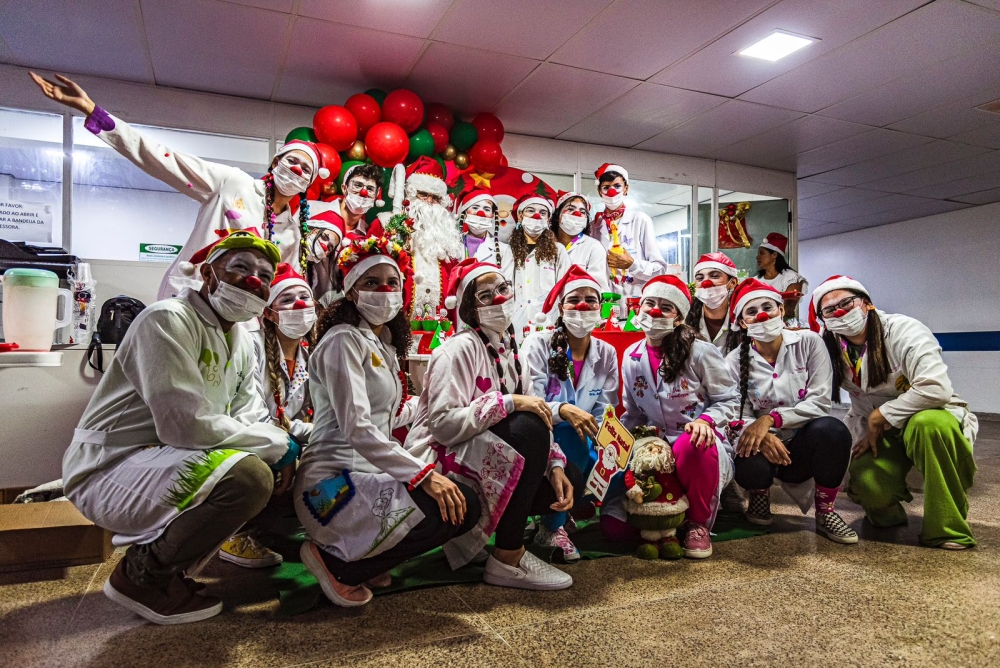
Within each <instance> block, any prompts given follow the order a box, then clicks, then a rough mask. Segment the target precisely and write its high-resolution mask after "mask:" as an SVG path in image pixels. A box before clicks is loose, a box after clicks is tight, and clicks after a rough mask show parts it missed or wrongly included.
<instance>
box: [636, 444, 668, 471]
mask: <svg viewBox="0 0 1000 668" xmlns="http://www.w3.org/2000/svg"><path fill="white" fill-rule="evenodd" d="M631 466H632V470H633V471H635V472H636V473H637V474H640V475H641V474H644V473H653V472H654V471H662V472H664V473H671V472H672V471H673V470H674V454H673V453H672V452H671V451H670V448H669V447H664V448H663V450H661V451H660V452H659V453H658V454H653V452H652V450H651V449H649V448H640V449H638V450H636V451H635V452H634V453H633V454H632V465H631Z"/></svg>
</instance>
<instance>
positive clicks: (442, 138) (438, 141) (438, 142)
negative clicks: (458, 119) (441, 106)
mask: <svg viewBox="0 0 1000 668" xmlns="http://www.w3.org/2000/svg"><path fill="white" fill-rule="evenodd" d="M425 127H426V128H427V131H428V132H430V133H431V137H433V138H434V152H435V153H440V152H441V151H443V150H444V147H445V146H447V145H448V128H446V127H445V126H443V125H441V124H440V123H434V122H430V123H428V124H427V125H426V126H425Z"/></svg>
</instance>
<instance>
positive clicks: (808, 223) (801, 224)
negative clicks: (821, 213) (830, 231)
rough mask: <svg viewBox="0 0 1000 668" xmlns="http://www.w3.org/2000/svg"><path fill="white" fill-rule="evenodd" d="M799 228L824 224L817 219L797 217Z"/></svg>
mask: <svg viewBox="0 0 1000 668" xmlns="http://www.w3.org/2000/svg"><path fill="white" fill-rule="evenodd" d="M798 222H799V229H800V230H804V229H806V228H807V227H818V226H819V225H826V223H824V222H823V221H819V220H808V219H806V218H799V219H798Z"/></svg>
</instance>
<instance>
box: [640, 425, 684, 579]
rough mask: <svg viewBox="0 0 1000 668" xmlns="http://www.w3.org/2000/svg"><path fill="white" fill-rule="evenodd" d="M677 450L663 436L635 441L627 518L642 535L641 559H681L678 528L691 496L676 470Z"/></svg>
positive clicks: (681, 552) (647, 437)
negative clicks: (683, 486)
mask: <svg viewBox="0 0 1000 668" xmlns="http://www.w3.org/2000/svg"><path fill="white" fill-rule="evenodd" d="M674 462H675V460H674V453H673V451H672V450H671V449H670V445H668V444H667V442H666V441H664V440H663V439H662V438H660V437H658V436H646V437H644V438H640V439H638V440H636V442H635V445H634V446H633V449H632V460H631V462H630V463H629V467H628V471H626V472H625V494H626V496H627V500H626V502H625V508H626V510H627V511H628V521H629V524H632V525H633V526H635V527H636V528H637V529H639V534H640V536H642V544H641V545H639V547H638V549H637V550H636V554H637V555H638V556H639V558H640V559H656V558H657V557H658V558H660V559H680V558H681V557H682V556H684V550H683V548H681V545H680V542H679V541H678V540H677V527H679V526H680V525H681V524H683V523H684V514H685V513H684V511H686V510H687V508H688V499H687V496H686V495H685V494H684V489H683V488H682V487H681V484H680V481H678V480H677V475H676V474H675V473H674Z"/></svg>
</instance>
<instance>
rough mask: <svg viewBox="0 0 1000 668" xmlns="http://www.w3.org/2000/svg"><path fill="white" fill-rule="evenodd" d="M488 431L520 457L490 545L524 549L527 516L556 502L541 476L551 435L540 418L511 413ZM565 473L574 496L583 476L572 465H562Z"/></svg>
mask: <svg viewBox="0 0 1000 668" xmlns="http://www.w3.org/2000/svg"><path fill="white" fill-rule="evenodd" d="M490 431H491V432H493V433H494V434H496V435H497V436H498V437H500V438H502V439H503V440H504V441H506V442H507V443H508V444H509V445H510V447H512V448H514V449H515V450H516V451H517V452H518V453H519V454H520V455H521V456H522V457H524V469H523V470H522V471H521V478H520V479H519V480H518V481H517V487H515V488H514V493H513V494H511V497H510V501H508V502H507V508H506V509H505V510H504V513H503V516H502V517H501V518H500V521H499V522H497V530H496V540H495V543H494V544H495V545H496V547H498V548H500V549H501V550H519V549H521V548H522V547H524V525H525V523H526V522H527V520H528V516H529V515H541V514H544V513H549V512H552V509H551V508H549V506H551V505H552V504H553V503H555V502H556V493H555V490H553V489H552V485H550V484H549V482H548V480H547V479H546V477H545V470H546V468H547V467H548V463H549V439H550V438H551V435H552V432H550V431H549V428H548V427H546V426H545V423H544V422H543V421H542V418H540V417H538V416H537V415H535V414H534V413H528V412H526V411H518V412H516V413H511V414H510V415H508V416H507V417H505V418H504V419H503V420H500V422H498V423H496V424H495V425H493V426H492V427H490ZM565 472H566V477H567V478H569V481H570V483H572V485H573V493H574V496H577V495H578V494H577V492H578V490H581V489H583V485H584V480H583V474H582V473H581V472H580V469H579V468H577V467H576V466H575V465H573V464H572V463H567V464H566V469H565Z"/></svg>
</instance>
